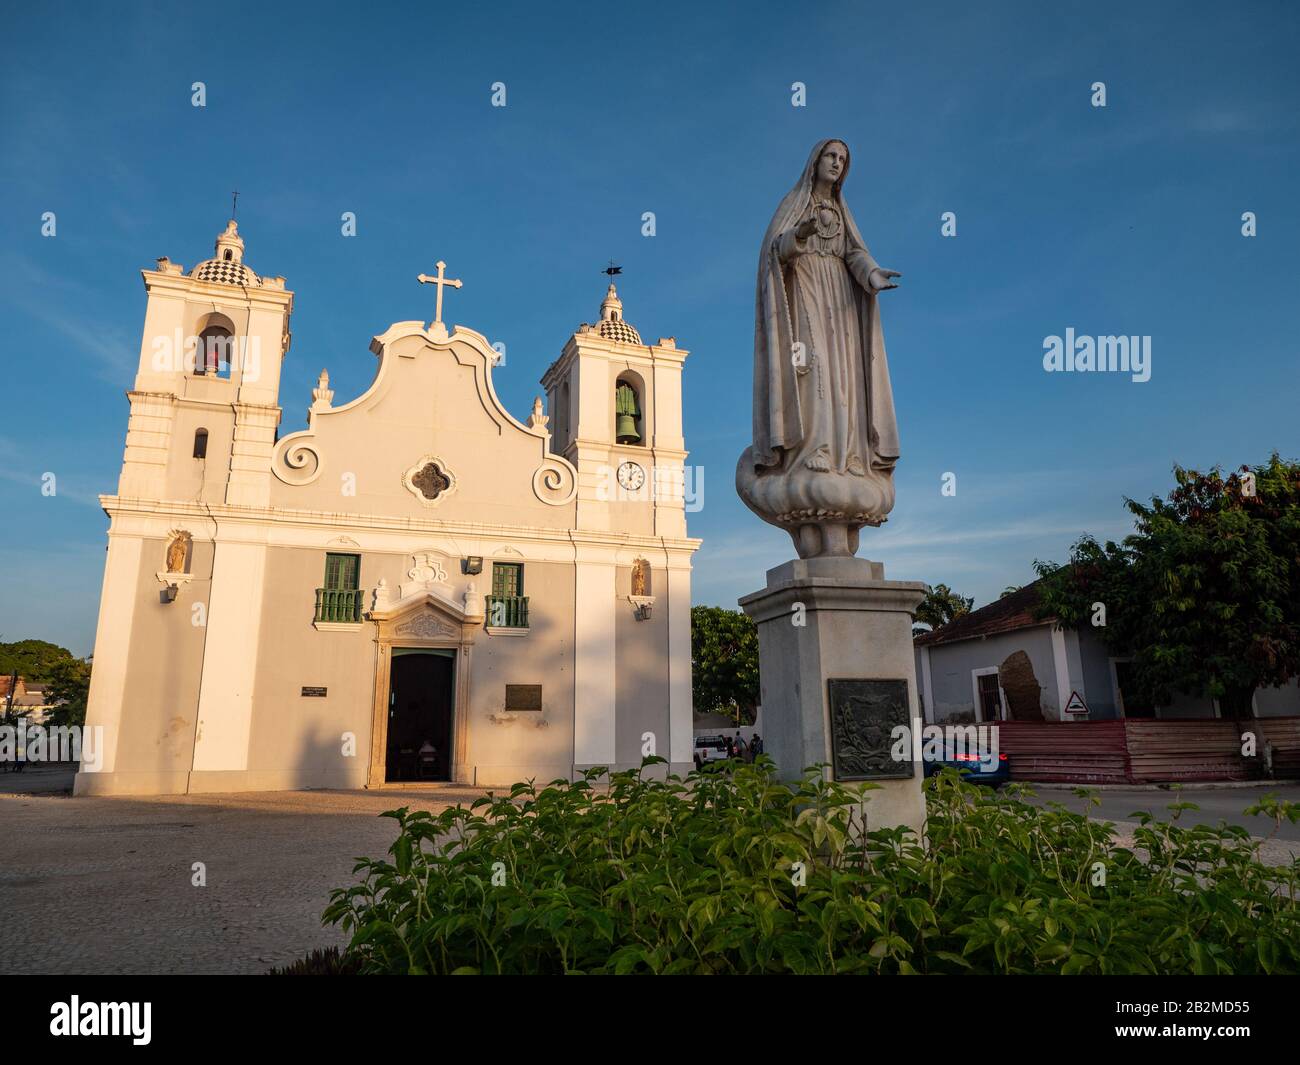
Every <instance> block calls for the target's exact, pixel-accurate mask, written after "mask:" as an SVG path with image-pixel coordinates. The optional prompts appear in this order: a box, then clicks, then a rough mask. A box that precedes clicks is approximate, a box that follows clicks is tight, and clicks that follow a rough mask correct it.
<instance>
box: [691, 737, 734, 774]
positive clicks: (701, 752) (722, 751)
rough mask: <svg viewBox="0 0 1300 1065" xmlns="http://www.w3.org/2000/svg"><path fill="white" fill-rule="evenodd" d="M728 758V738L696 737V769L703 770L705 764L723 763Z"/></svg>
mask: <svg viewBox="0 0 1300 1065" xmlns="http://www.w3.org/2000/svg"><path fill="white" fill-rule="evenodd" d="M726 757H727V737H726V736H696V737H695V768H696V769H702V768H703V767H704V763H705V762H721V761H725V760H726Z"/></svg>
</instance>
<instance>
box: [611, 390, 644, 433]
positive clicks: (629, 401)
mask: <svg viewBox="0 0 1300 1065" xmlns="http://www.w3.org/2000/svg"><path fill="white" fill-rule="evenodd" d="M614 412H615V415H616V419H615V422H614V439H615V440H617V441H618V442H619V443H620V444H639V443H640V442H641V434H640V433H639V432H637V428H636V420H637V418H638V417H639V416H640V414H641V412H640V411H639V410H638V409H637V405H636V390H635V389H634V388H633V387H632V386H631V385H629V384H625V383H620V384H619V386H618V388H616V389H615V390H614Z"/></svg>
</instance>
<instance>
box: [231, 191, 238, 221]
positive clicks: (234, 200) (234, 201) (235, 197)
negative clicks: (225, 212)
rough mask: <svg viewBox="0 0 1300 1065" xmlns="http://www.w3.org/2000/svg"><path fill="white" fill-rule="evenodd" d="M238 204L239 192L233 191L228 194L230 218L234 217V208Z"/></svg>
mask: <svg viewBox="0 0 1300 1065" xmlns="http://www.w3.org/2000/svg"><path fill="white" fill-rule="evenodd" d="M238 203H239V190H238V189H235V191H234V192H232V193H231V194H230V217H231V218H234V217H235V207H236V206H237V205H238Z"/></svg>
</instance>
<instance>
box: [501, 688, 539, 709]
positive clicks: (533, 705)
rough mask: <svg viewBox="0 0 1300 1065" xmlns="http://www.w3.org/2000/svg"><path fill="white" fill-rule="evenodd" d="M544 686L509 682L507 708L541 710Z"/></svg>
mask: <svg viewBox="0 0 1300 1065" xmlns="http://www.w3.org/2000/svg"><path fill="white" fill-rule="evenodd" d="M541 708H542V686H541V685H540V684H507V685H506V710H507V711H510V710H540V709H541Z"/></svg>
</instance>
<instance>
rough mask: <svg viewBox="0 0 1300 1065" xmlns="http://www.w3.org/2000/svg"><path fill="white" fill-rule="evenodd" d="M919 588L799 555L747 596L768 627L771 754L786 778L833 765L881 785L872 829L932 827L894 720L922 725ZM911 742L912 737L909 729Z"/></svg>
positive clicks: (844, 562)
mask: <svg viewBox="0 0 1300 1065" xmlns="http://www.w3.org/2000/svg"><path fill="white" fill-rule="evenodd" d="M924 597H925V585H924V584H922V583H920V582H919V581H887V580H885V572H884V566H883V565H882V564H881V563H879V562H869V561H867V560H866V559H863V558H810V559H796V560H794V561H791V562H787V563H785V564H784V565H782V566H777V567H776V568H775V569H771V570H768V571H767V587H766V588H764V589H763V590H762V591H759V592H754V593H752V594H751V595H747V596H745V597H744V598H743V599H741V600H740V606H741V608H742V609H743V610H744V611H745V613H746V614H748V615H749V616H750V617H752V618H753V619H754V621H755V622H756V623H757V625H758V649H759V670H760V672H761V675H762V691H761V695H760V699H761V702H762V706H763V726H764V727H763V732H762V736H763V747H764V750H765V751H766V752H767V753H768V754H770V755H771V756H772V759H773V760H774V761H775V762H776V765H777V770H778V772H779V774H780V776H781V779H783V780H797V779H798V778H799V777H800V776H801V775H802V772H803V770H804V768H806V767H808V766H812V765H816V764H818V763H822V762H824V763H828V765H829V768H828V769H827V770H826V772H827V775H828V776H829V777H830V778H832V779H835V780H839V781H842V782H843V783H846V784H852V783H855V782H858V781H864V780H871V781H872V782H873V783H876V784H879V785H880V789H879V790H872V791H870V792H868V793H867V796H866V797H867V806H866V813H867V827H868V829H876V828H883V827H886V826H894V825H907V826H909V827H911V828H913V829H915V830H916V831H918V832H920V831H921V829H922V827H923V825H924V822H925V800H924V798H923V796H922V794H921V779H922V767H921V765H920V764H919V763H918V764H913V763H912V761H911V760H910V758H911V743H910V742H909V743H908V744H907V745H906V746H907V755H908V760H907V761H903V762H899V761H897V760H895V759H894V758H893V757H892V754H891V749H892V748H893V747H894V741H893V740H892V739H891V736H890V732H891V729H892V728H893V726H894V725H895V724H906V725H908V726H909V728H911V727H914V724H913V723H914V722H915V721H916V720H917V719H919V718H920V717H921V712H920V706H919V703H918V700H917V686H916V668H915V659H914V656H913V652H912V611H914V610H915V609H916V607H917V606H918V605H919V604H920V602H921V600H922V599H924ZM909 736H910V733H909Z"/></svg>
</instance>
